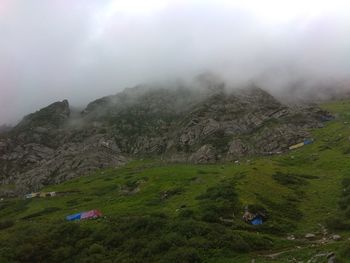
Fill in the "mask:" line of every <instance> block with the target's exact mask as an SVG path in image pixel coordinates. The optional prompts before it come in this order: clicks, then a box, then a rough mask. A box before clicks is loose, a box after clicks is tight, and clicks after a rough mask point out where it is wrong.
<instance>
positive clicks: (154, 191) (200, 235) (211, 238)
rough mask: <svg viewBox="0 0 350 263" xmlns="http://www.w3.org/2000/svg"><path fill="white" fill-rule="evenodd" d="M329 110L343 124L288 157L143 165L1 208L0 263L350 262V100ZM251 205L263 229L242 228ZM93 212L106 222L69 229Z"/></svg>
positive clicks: (319, 132)
mask: <svg viewBox="0 0 350 263" xmlns="http://www.w3.org/2000/svg"><path fill="white" fill-rule="evenodd" d="M323 107H324V108H325V109H327V110H329V111H331V112H332V113H333V114H335V116H336V119H335V120H333V121H331V122H327V123H325V127H324V128H322V129H318V130H315V131H313V134H314V136H313V139H314V143H313V144H311V145H306V146H304V147H302V148H300V149H297V150H293V151H290V152H288V153H285V154H281V155H277V156H265V157H256V158H250V159H242V160H239V163H221V164H215V165H188V164H167V163H163V162H160V161H157V160H142V161H136V162H133V163H130V164H129V165H127V166H125V167H123V168H119V169H108V170H102V171H99V172H97V173H95V174H92V175H89V176H84V177H81V178H79V179H75V180H72V181H68V182H66V183H63V184H60V185H55V186H51V187H48V188H46V189H43V191H57V192H61V193H62V194H59V195H57V196H56V197H48V198H35V199H31V200H24V199H7V200H3V201H1V202H0V229H1V230H0V262H97V261H98V262H251V260H252V259H255V260H256V262H288V261H289V260H293V259H295V260H299V261H302V260H304V261H305V260H309V259H311V258H312V257H313V256H315V255H316V254H320V253H328V252H335V253H336V255H337V259H338V260H339V262H350V243H349V241H348V238H349V237H350V234H349V230H350V202H349V201H350V159H349V158H350V140H349V139H350V101H340V102H334V103H329V104H326V105H323ZM348 204H349V206H348ZM246 206H249V208H250V209H252V210H254V209H255V210H259V211H265V212H266V214H267V220H266V222H264V224H263V225H261V226H251V225H248V224H246V223H244V222H243V221H242V214H243V212H244V208H245V207H246ZM95 208H96V209H100V210H101V211H102V212H103V214H104V216H105V217H104V218H101V219H98V220H90V221H81V222H65V216H66V215H69V214H73V213H76V212H80V211H85V210H90V209H95ZM325 229H326V230H327V233H325ZM307 233H313V234H315V238H314V240H311V241H310V240H307V239H305V238H304V236H305V234H307ZM333 234H339V235H341V237H342V238H341V240H340V241H333V240H332V239H331V238H330V236H332V235H333ZM290 235H294V237H295V239H294V240H289V239H287V237H288V236H290ZM320 260H324V261H315V262H326V261H325V258H320Z"/></svg>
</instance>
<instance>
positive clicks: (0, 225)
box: [0, 219, 15, 230]
mask: <svg viewBox="0 0 350 263" xmlns="http://www.w3.org/2000/svg"><path fill="white" fill-rule="evenodd" d="M14 224H15V222H14V221H13V220H10V219H7V220H3V221H0V230H1V229H6V228H9V227H11V226H13V225H14Z"/></svg>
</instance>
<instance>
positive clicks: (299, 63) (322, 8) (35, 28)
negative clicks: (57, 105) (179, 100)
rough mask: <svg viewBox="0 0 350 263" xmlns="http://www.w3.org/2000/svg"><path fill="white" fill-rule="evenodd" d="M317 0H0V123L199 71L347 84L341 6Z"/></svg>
mask: <svg viewBox="0 0 350 263" xmlns="http://www.w3.org/2000/svg"><path fill="white" fill-rule="evenodd" d="M262 2H263V3H262ZM281 2H283V4H281ZM319 2H320V1H299V0H295V1H276V0H267V1H257V0H256V1H224V0H221V1H214V0H212V1H210V0H203V1H195V0H192V1H182V0H178V1H175V0H173V1H166V0H163V1H157V0H150V1H141V0H140V1H137V0H129V1H121V0H115V1H113V0H106V1H92V0H84V1H83V0H76V1H68V0H50V1H41V0H27V1H22V0H0V37H1V41H0V123H4V122H8V123H11V122H15V121H17V120H18V119H19V118H21V117H22V116H23V115H24V114H27V113H29V112H31V111H33V110H37V109H38V108H40V107H43V106H46V105H47V104H49V103H51V102H53V101H56V100H62V99H64V98H67V99H69V100H70V101H71V103H72V104H74V105H78V106H79V105H83V104H85V103H87V102H89V101H90V100H92V99H95V98H97V97H100V96H104V95H108V94H114V93H116V92H118V91H120V90H122V89H124V88H125V87H128V86H129V87H130V86H134V85H137V84H139V83H147V82H154V81H157V82H165V83H166V82H167V81H168V80H170V79H176V78H183V79H188V78H192V77H193V76H195V75H197V74H199V73H201V72H205V71H211V72H216V73H218V74H220V75H222V76H223V77H224V78H225V79H226V80H227V81H229V82H230V83H232V85H237V86H239V85H242V84H244V83H247V82H252V81H253V82H255V83H257V84H258V85H262V86H264V87H266V88H269V89H273V90H278V91H283V90H284V89H285V88H286V87H290V85H293V84H295V83H299V84H300V83H302V85H304V86H305V87H310V86H314V85H315V84H318V83H329V85H332V83H347V81H348V79H349V73H350V48H349V47H350V34H348V32H349V30H350V17H349V15H348V10H349V7H350V4H348V3H346V1H336V0H334V1H322V3H319Z"/></svg>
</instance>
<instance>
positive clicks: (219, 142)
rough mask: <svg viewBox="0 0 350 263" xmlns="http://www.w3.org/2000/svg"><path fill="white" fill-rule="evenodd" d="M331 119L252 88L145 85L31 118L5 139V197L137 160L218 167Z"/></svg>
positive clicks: (0, 177) (0, 163)
mask: <svg viewBox="0 0 350 263" xmlns="http://www.w3.org/2000/svg"><path fill="white" fill-rule="evenodd" d="M329 117H330V116H329V114H328V113H327V112H324V111H322V110H320V109H319V108H318V107H316V106H287V105H284V104H283V103H281V102H279V101H278V100H276V99H275V98H274V97H273V96H271V95H270V94H268V93H267V92H265V91H263V90H261V89H259V88H256V87H250V88H247V89H242V90H234V91H233V90H228V89H227V88H226V87H225V85H224V84H223V83H214V84H213V83H210V85H204V87H201V88H189V87H185V86H179V87H176V88H171V89H168V88H162V87H156V88H149V87H144V86H139V87H136V88H133V89H126V90H125V91H123V92H121V93H118V94H116V95H113V96H108V97H104V98H101V99H98V100H96V101H93V102H91V103H90V104H88V105H87V107H86V108H85V110H83V111H82V112H81V113H80V114H78V116H75V115H74V116H73V114H71V109H70V107H69V103H68V101H66V100H64V101H62V102H55V103H53V104H51V105H49V106H48V107H46V108H44V109H41V110H40V111H38V112H35V113H32V114H30V115H28V116H26V117H25V118H24V119H23V120H22V121H21V122H20V123H19V124H18V125H17V126H15V127H14V128H13V129H12V130H11V131H10V132H7V133H6V134H3V135H0V182H1V187H0V195H13V194H19V193H20V194H22V193H25V192H28V191H35V190H39V189H40V188H41V187H43V186H45V185H49V184H55V183H60V182H62V181H65V180H68V179H71V178H74V177H76V176H82V175H85V174H88V173H90V172H92V171H94V170H96V169H100V168H105V167H115V166H120V165H123V164H125V163H127V162H128V161H129V160H131V159H133V158H141V157H145V156H148V157H149V156H152V157H157V158H162V159H163V160H168V161H177V162H193V163H213V162H217V161H234V160H237V159H239V158H242V157H245V156H250V155H261V154H276V153H279V152H283V151H285V150H287V149H288V146H290V145H291V144H294V143H297V142H299V141H300V140H303V139H305V138H307V137H309V136H310V135H309V129H310V128H320V127H322V125H323V123H322V121H323V120H324V119H325V118H329Z"/></svg>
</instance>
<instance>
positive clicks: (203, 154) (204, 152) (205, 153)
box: [189, 144, 217, 163]
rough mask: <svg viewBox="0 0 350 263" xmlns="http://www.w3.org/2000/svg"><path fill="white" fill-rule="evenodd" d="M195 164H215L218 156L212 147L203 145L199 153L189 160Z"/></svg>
mask: <svg viewBox="0 0 350 263" xmlns="http://www.w3.org/2000/svg"><path fill="white" fill-rule="evenodd" d="M189 160H190V161H191V162H193V163H215V161H216V160H217V156H216V153H215V150H214V148H213V147H212V146H211V145H207V144H206V145H203V146H202V147H201V148H199V150H198V151H197V152H195V153H194V154H192V155H191V156H190V159H189Z"/></svg>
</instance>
